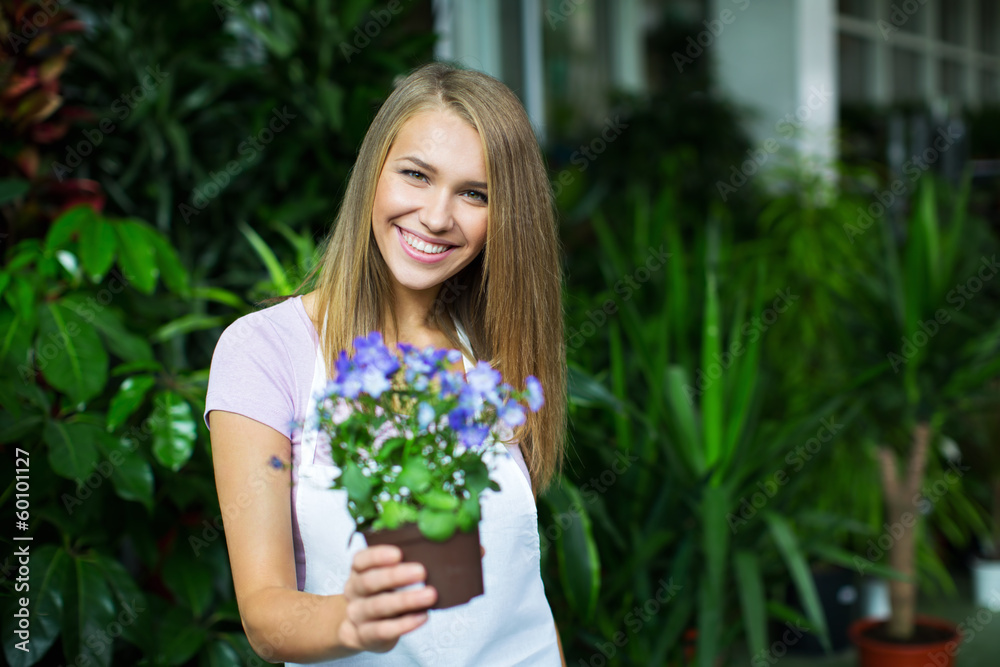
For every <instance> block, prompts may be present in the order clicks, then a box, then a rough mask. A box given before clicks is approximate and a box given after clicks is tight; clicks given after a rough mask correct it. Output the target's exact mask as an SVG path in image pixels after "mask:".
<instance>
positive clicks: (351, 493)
mask: <svg viewBox="0 0 1000 667" xmlns="http://www.w3.org/2000/svg"><path fill="white" fill-rule="evenodd" d="M354 349H355V353H354V355H353V356H348V354H347V352H346V351H344V352H341V353H340V357H339V358H338V359H337V377H336V378H335V379H334V380H333V381H332V382H331V383H330V384H329V385H328V386H327V388H326V390H325V392H324V394H323V397H322V398H321V400H319V401H318V402H317V412H318V417H319V425H320V428H321V429H322V431H323V432H324V433H325V434H326V436H327V437H328V438H329V439H330V441H331V444H330V450H331V455H332V458H333V462H334V463H335V464H336V465H337V467H338V468H340V471H341V472H340V475H339V476H338V477H337V478H335V479H334V480H333V487H332V488H334V489H345V490H346V491H347V498H348V500H347V507H348V510H349V511H350V513H351V516H352V517H353V518H354V520H355V522H356V523H357V525H358V526H359V527H360V528H362V529H364V530H376V531H377V530H391V529H394V528H398V527H400V526H401V525H403V524H405V523H416V524H417V526H418V528H419V529H420V532H421V533H422V534H423V535H424V536H425V537H427V538H428V539H431V540H436V541H444V540H447V539H448V538H450V537H451V536H452V535H453V534H454V533H455V531H456V530H460V531H465V532H467V531H470V530H472V529H473V528H474V527H475V526H476V524H477V523H478V522H479V516H480V509H479V496H480V494H481V493H482V492H483V491H485V490H486V489H487V488H491V489H493V490H494V491H499V490H500V487H499V485H498V484H497V483H496V482H495V481H493V480H491V479H490V478H489V466H488V461H489V459H490V457H491V455H492V454H494V453H496V451H501V452H502V450H497V448H499V447H503V445H502V444H501V443H498V442H496V441H495V440H492V442H490V443H488V442H487V441H488V440H491V439H492V437H493V435H491V434H493V433H494V429H496V428H506V429H507V430H508V431H509V429H511V428H514V427H516V426H518V425H520V424H523V423H524V421H525V415H524V408H523V407H522V405H521V403H519V401H521V400H525V399H527V400H528V402H529V404H530V408H531V410H532V411H537V410H538V409H539V408H540V407H541V406H542V400H543V399H542V392H541V386H540V385H539V383H538V380H537V379H536V378H535V377H534V376H529V377H528V378H527V380H526V383H527V389H526V390H525V391H524V392H518V391H515V390H514V388H513V387H512V386H511V385H509V384H507V383H502V384H501V383H500V381H501V377H500V373H499V372H498V371H496V370H494V369H493V368H491V367H490V365H489V364H487V363H486V362H483V361H481V362H479V363H478V364H477V365H476V367H475V368H473V369H472V370H470V371H469V372H468V374H467V375H466V376H465V377H463V375H462V374H461V373H458V372H455V371H451V370H449V369H448V368H447V365H446V362H451V363H455V362H457V361H460V360H461V359H462V355H461V353H460V352H459V351H458V350H435V349H434V348H432V347H428V348H426V349H424V350H422V351H421V350H418V349H416V348H415V347H413V346H412V345H408V344H406V343H400V344H399V349H400V352H402V360H400V359H398V358H397V356H396V355H395V354H394V353H393V352H391V351H390V350H389V349H388V348H387V347H386V346H385V345H384V344H383V342H382V336H381V334H379V333H378V332H373V333H372V334H370V335H369V336H367V337H359V338H357V339H356V340H355V341H354ZM386 426H388V427H389V429H390V430H391V432H390V433H389V434H388V435H389V436H391V437H388V438H386V437H385V435H383V432H384V431H385V427H386ZM393 433H394V434H395V435H393ZM369 526H370V528H369Z"/></svg>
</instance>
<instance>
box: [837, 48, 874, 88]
mask: <svg viewBox="0 0 1000 667" xmlns="http://www.w3.org/2000/svg"><path fill="white" fill-rule="evenodd" d="M871 49H872V47H871V44H870V42H869V41H868V40H867V39H864V38H862V37H856V36H854V35H840V49H839V54H838V56H839V60H838V67H839V71H838V72H837V76H838V79H839V82H840V98H841V99H842V100H843V101H845V102H863V101H864V100H866V99H868V90H869V76H870V72H871V69H872V68H871Z"/></svg>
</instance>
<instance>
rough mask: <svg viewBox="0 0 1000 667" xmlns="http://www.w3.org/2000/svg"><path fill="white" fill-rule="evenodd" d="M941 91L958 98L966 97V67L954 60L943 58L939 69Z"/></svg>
mask: <svg viewBox="0 0 1000 667" xmlns="http://www.w3.org/2000/svg"><path fill="white" fill-rule="evenodd" d="M938 81H939V82H940V87H941V93H942V94H943V95H946V96H948V97H951V98H953V99H956V100H961V99H964V98H965V68H964V67H962V64H961V63H959V62H955V61H954V60H942V61H941V62H940V67H939V69H938Z"/></svg>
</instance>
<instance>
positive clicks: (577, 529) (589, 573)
mask: <svg viewBox="0 0 1000 667" xmlns="http://www.w3.org/2000/svg"><path fill="white" fill-rule="evenodd" d="M545 499H546V501H547V502H548V503H549V505H550V506H551V508H552V512H553V514H554V517H553V518H554V519H555V520H556V521H557V523H558V526H559V528H561V530H560V531H559V533H558V535H557V536H556V539H555V546H556V557H557V559H558V561H559V579H560V581H561V582H562V587H563V591H564V592H565V594H566V599H567V601H568V602H569V604H570V607H572V608H573V610H574V611H575V612H576V613H578V614H580V616H581V617H582V618H583V619H585V620H586V621H587V622H590V621H591V620H592V619H593V618H594V613H595V611H596V609H597V599H598V597H599V596H600V590H601V563H600V556H599V555H598V552H597V544H596V542H595V541H594V534H593V529H592V527H591V522H590V516H589V515H588V514H587V511H586V510H585V509H584V508H585V507H586V503H585V502H584V501H583V498H582V497H581V496H580V492H579V491H578V490H577V488H576V487H575V486H574V485H573V484H572V483H571V482H570V481H569V480H567V479H563V480H562V482H561V483H560V485H559V486H557V487H553V488H552V489H551V490H550V491H548V492H547V493H546V494H545Z"/></svg>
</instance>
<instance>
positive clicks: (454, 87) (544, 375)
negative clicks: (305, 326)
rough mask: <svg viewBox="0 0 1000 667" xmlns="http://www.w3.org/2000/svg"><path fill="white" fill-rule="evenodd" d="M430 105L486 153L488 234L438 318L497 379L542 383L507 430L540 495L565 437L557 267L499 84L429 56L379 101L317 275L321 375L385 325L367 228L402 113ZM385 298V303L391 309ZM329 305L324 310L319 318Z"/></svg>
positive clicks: (556, 248)
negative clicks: (540, 396)
mask: <svg viewBox="0 0 1000 667" xmlns="http://www.w3.org/2000/svg"><path fill="white" fill-rule="evenodd" d="M431 109H447V110H449V111H453V112H455V113H456V114H458V115H459V117H461V118H462V119H464V120H465V121H466V122H467V123H469V125H470V126H472V127H473V128H475V129H476V131H477V132H478V133H479V137H480V139H481V141H482V145H483V153H484V155H485V158H486V183H487V191H488V192H489V199H488V203H487V206H488V208H487V216H488V222H487V240H486V244H485V246H484V248H483V251H482V252H481V253H480V254H479V255H478V256H477V257H476V258H475V259H474V260H473V261H472V262H471V263H470V264H469V265H468V266H466V267H465V268H463V269H462V270H461V271H459V272H458V273H457V274H456V275H454V276H452V277H451V278H449V279H448V280H447V281H445V283H444V284H443V285H442V286H441V289H440V291H439V293H438V296H437V298H436V300H435V302H434V307H433V309H432V319H433V321H434V324H435V326H436V327H437V328H438V329H439V330H440V331H442V332H443V333H444V334H445V335H446V336H447V338H448V340H449V341H450V342H451V343H452V345H454V347H455V348H457V349H465V346H464V345H462V344H461V343H460V340H459V337H458V335H457V332H456V330H455V326H454V322H453V319H454V320H455V321H458V322H459V323H460V324H461V326H462V328H463V329H464V330H465V332H466V333H467V335H468V337H469V342H470V343H471V346H472V349H471V350H467V352H468V353H470V354H471V356H472V358H473V359H485V360H487V361H489V363H490V364H491V365H492V366H493V368H495V369H497V370H498V371H500V373H501V374H502V375H503V378H504V380H505V381H507V382H509V383H510V384H512V385H514V386H515V387H519V388H523V387H524V380H525V378H526V377H527V376H528V375H534V376H535V377H537V378H538V380H539V381H540V382H541V384H542V389H543V391H544V393H545V405H544V406H543V407H542V408H541V410H539V411H538V412H537V413H529V414H528V419H527V422H526V423H525V424H524V425H522V426H520V427H518V428H517V429H516V430H515V431H514V437H515V438H516V439H518V440H519V441H520V444H521V446H522V451H523V453H524V457H525V461H526V463H527V466H528V470H529V472H530V474H531V478H532V487H533V489H534V491H535V493H536V494H538V493H540V492H542V491H544V490H545V488H546V487H547V486H548V485H549V484H550V483H551V481H552V478H553V477H554V476H555V474H556V473H557V472H558V471H559V470H560V469H561V466H562V456H563V448H564V439H565V437H566V402H567V396H566V348H565V339H564V335H563V326H564V325H563V311H562V293H561V290H562V265H561V262H560V252H561V247H560V242H559V235H558V230H557V228H556V223H555V216H554V214H553V202H552V189H551V187H550V185H549V180H548V177H547V174H546V170H545V166H544V163H543V160H542V154H541V151H540V149H539V147H538V141H537V139H536V138H535V134H534V132H533V131H532V128H531V123H530V121H529V120H528V117H527V114H525V112H524V108H523V107H522V105H521V103H520V101H519V100H518V99H517V97H516V96H515V95H514V93H512V92H511V91H510V89H509V88H507V86H505V85H504V84H503V83H501V82H500V81H498V80H496V79H494V78H493V77H491V76H488V75H486V74H483V73H481V72H477V71H473V70H461V69H456V68H454V67H451V66H449V65H446V64H443V63H432V64H429V65H425V66H423V67H420V68H418V69H416V70H414V71H413V72H412V73H411V74H410V75H409V76H408V77H407V78H405V79H404V80H403V81H401V82H400V83H399V84H398V85H397V86H396V87H395V89H394V90H393V91H392V93H391V94H390V95H389V97H388V99H387V100H386V101H385V103H384V104H383V105H382V107H381V109H380V110H379V112H378V114H377V115H376V116H375V119H374V121H372V124H371V127H370V128H369V129H368V133H367V134H366V135H365V138H364V141H363V142H362V144H361V149H360V152H359V155H358V159H357V162H356V163H355V165H354V168H353V169H352V171H351V175H350V179H349V180H348V183H347V191H346V193H345V195H344V200H343V202H342V204H341V207H340V210H339V212H338V214H337V218H336V221H335V223H334V228H333V231H332V235H331V236H330V237H329V238H328V240H327V244H326V248H325V250H324V252H323V256H322V260H321V263H320V265H319V266H318V267H317V269H319V278H318V280H317V282H316V313H315V317H316V321H317V322H318V323H323V322H324V321H325V322H326V327H325V328H322V327H321V329H322V332H321V336H322V339H321V345H322V346H323V354H324V356H325V358H326V360H327V366H328V373H330V374H331V377H332V375H333V373H334V368H333V364H334V360H335V359H336V357H337V355H338V354H339V352H340V350H348V353H349V354H353V346H352V342H353V340H354V338H356V337H357V336H362V335H366V334H367V333H369V332H370V331H375V330H378V331H383V332H384V331H385V329H384V325H385V322H384V321H383V320H384V315H383V314H384V313H385V312H389V313H390V316H391V318H392V320H393V330H395V331H398V330H399V329H398V327H397V326H396V322H395V308H394V294H393V291H392V288H391V281H390V275H389V269H388V267H387V266H386V264H385V261H384V260H383V258H382V255H381V252H380V251H379V249H378V245H377V244H376V242H375V237H374V233H373V231H372V208H373V205H374V201H375V188H376V185H377V183H378V179H379V175H380V173H381V171H382V166H383V163H384V162H385V159H386V156H387V155H388V153H389V149H390V147H391V145H392V143H393V141H394V140H395V138H396V135H397V134H398V133H399V131H400V129H401V128H402V126H403V125H404V123H406V121H407V120H409V119H410V118H412V117H413V116H415V115H417V114H419V113H421V112H424V111H428V110H431ZM387 306H388V307H387ZM328 313H329V317H327V315H328Z"/></svg>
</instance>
